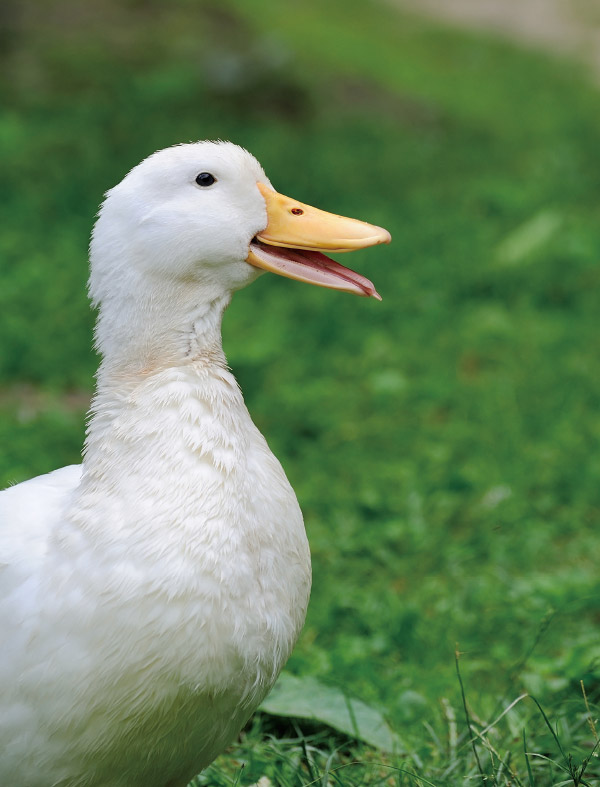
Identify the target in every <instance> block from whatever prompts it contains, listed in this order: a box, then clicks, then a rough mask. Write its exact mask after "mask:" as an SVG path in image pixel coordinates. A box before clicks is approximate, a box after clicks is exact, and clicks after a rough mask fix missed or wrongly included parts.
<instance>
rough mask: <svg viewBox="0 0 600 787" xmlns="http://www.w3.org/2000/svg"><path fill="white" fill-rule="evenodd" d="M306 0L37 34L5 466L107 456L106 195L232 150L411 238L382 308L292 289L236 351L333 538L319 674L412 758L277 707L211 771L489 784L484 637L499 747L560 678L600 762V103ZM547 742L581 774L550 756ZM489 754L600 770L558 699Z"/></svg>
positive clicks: (317, 524) (453, 36)
mask: <svg viewBox="0 0 600 787" xmlns="http://www.w3.org/2000/svg"><path fill="white" fill-rule="evenodd" d="M348 6H349V7H348ZM49 7H50V8H55V9H56V8H61V7H62V8H64V7H65V3H64V2H63V3H60V4H59V3H58V2H54V3H53V4H49ZM250 8H252V13H250V11H249V9H250ZM298 8H299V7H298V6H297V5H296V6H293V7H292V6H290V5H289V4H288V3H282V2H275V0H257V2H255V3H253V4H252V5H251V6H250V5H249V4H246V3H242V2H241V0H235V1H234V0H230V1H229V2H227V3H224V4H222V5H221V6H216V5H214V6H209V5H207V4H196V3H192V2H189V0H188V1H187V2H185V1H184V0H181V1H180V2H179V3H177V4H171V5H170V6H169V7H168V8H167V6H164V7H163V6H162V5H159V4H155V3H152V2H149V3H146V4H143V3H133V2H131V3H126V4H121V6H120V9H117V6H116V5H115V6H112V5H110V4H108V3H105V4H99V5H98V9H99V10H96V11H95V12H94V13H91V12H88V15H86V13H83V12H82V13H81V14H72V13H71V14H70V13H68V12H64V11H63V12H62V13H58V12H54V13H50V12H47V13H44V14H40V17H39V18H38V19H36V20H28V19H27V16H26V15H25V17H23V18H22V19H21V21H19V20H16V21H15V22H14V23H15V25H17V26H18V27H19V26H20V27H19V30H18V33H19V34H18V35H15V36H14V38H13V45H12V49H11V48H8V49H6V50H5V52H4V54H3V56H2V64H3V68H2V72H1V73H2V75H3V76H0V89H1V102H0V104H1V107H2V110H1V114H0V151H1V153H0V155H1V156H2V158H3V162H2V169H3V172H5V173H6V176H5V181H6V186H5V188H4V189H3V190H2V193H1V194H0V206H1V208H2V215H3V223H2V232H1V233H0V275H1V282H2V284H1V286H0V337H1V339H0V346H1V347H2V353H1V354H0V386H1V388H0V439H1V445H2V451H1V452H0V476H1V477H2V480H3V481H4V482H6V483H9V482H12V481H20V480H23V479H25V478H27V477H29V476H31V475H34V474H37V473H41V472H45V471H47V470H50V469H53V468H54V467H57V466H60V465H62V464H65V463H69V462H74V461H78V456H79V450H80V446H81V442H82V439H83V432H84V415H85V400H86V392H89V391H91V387H92V383H93V372H94V369H95V366H96V359H95V357H94V355H93V353H92V351H91V348H90V345H91V330H92V325H93V315H92V314H91V313H90V312H89V308H88V305H87V300H86V296H85V280H86V275H87V270H86V247H87V240H88V237H89V232H90V229H91V225H92V222H93V216H94V213H95V211H96V209H97V205H98V203H99V201H100V199H101V197H102V193H103V191H105V190H106V189H107V188H109V187H110V186H112V185H114V183H116V182H117V181H118V180H119V179H120V178H121V177H122V176H123V174H124V173H125V172H126V171H127V169H128V168H130V167H131V166H133V165H134V164H136V163H137V162H138V161H139V160H140V159H141V158H143V157H144V156H145V155H147V154H148V153H150V152H152V151H153V150H155V149H156V148H159V147H164V146H166V145H168V144H172V143H175V142H178V141H183V140H189V139H197V138H207V137H222V138H231V139H233V140H234V141H236V142H239V143H241V144H243V145H245V146H247V147H248V148H249V149H250V150H251V151H252V152H253V153H255V155H257V157H258V158H259V159H260V160H261V162H262V163H263V165H264V166H265V169H266V171H267V172H268V173H269V175H270V176H271V178H272V180H273V182H274V184H275V185H276V187H277V188H279V189H280V190H281V191H283V192H284V193H289V194H290V195H293V196H297V197H298V198H299V199H301V200H303V201H305V202H309V203H312V204H315V205H318V206H319V207H323V208H325V209H328V210H333V211H335V212H338V213H342V214H347V215H355V216H357V217H359V218H364V219H365V220H367V221H371V222H374V223H377V224H381V225H383V226H385V227H387V228H389V229H390V231H391V232H392V235H393V237H394V242H393V244H392V245H391V246H390V247H386V248H385V249H383V248H379V249H377V250H371V251H367V252H364V253H356V254H355V255H353V266H354V267H356V268H358V269H360V270H361V271H364V272H366V274H367V275H368V276H369V277H370V278H372V279H373V280H374V281H375V283H376V285H377V288H378V290H379V291H380V292H381V294H382V295H383V299H384V300H383V302H382V303H375V302H373V303H371V302H367V301H364V300H362V299H357V298H351V297H349V296H342V295H338V294H335V293H332V292H327V291H322V290H319V289H317V288H311V287H307V286H303V285H300V284H298V283H294V282H290V281H287V280H283V279H280V278H278V277H267V276H265V277H262V278H261V280H260V281H259V282H257V283H256V284H255V285H253V286H252V287H251V288H249V289H248V290H246V291H244V292H242V293H239V294H238V295H236V297H235V299H234V303H233V305H232V306H231V308H230V310H229V312H228V314H227V316H226V321H225V326H224V340H225V346H226V350H227V354H228V357H229V360H230V363H231V365H232V367H233V369H234V371H235V373H236V375H237V377H238V379H239V380H240V383H241V385H242V388H243V390H244V393H245V396H246V400H247V403H248V406H249V408H250V410H251V412H252V414H253V416H254V418H255V420H256V423H257V424H258V426H259V427H260V429H261V430H262V431H263V433H264V434H265V435H266V436H267V438H268V439H269V442H270V444H271V446H272V448H273V450H274V451H275V453H276V454H277V455H278V456H279V458H280V459H281V460H282V462H283V464H284V467H285V468H286V470H287V472H288V474H289V476H290V479H291V481H292V483H293V485H294V488H295V489H296V491H297V494H298V497H299V499H300V501H301V504H302V507H303V510H304V512H305V518H306V524H307V530H308V533H309V538H310V541H311V547H312V552H313V563H314V590H313V596H312V601H311V606H310V610H309V616H308V621H307V624H306V628H305V630H304V633H303V635H302V638H301V640H300V642H299V643H298V646H297V648H296V651H295V653H294V655H293V656H292V659H291V661H290V663H289V669H290V670H292V671H293V672H295V673H297V674H301V675H302V674H306V675H308V674H310V675H316V676H318V677H319V678H320V679H321V680H324V681H326V682H329V683H332V684H334V685H337V686H340V687H342V688H344V689H345V690H347V691H350V692H351V693H352V694H355V695H356V696H358V697H360V698H361V699H363V700H365V701H367V702H370V703H372V704H374V705H377V706H379V707H381V708H383V710H384V712H385V714H386V715H387V717H388V718H389V720H390V722H391V723H392V725H393V727H394V728H395V729H396V730H397V731H398V733H399V734H400V736H401V738H402V740H403V741H404V744H405V748H406V752H407V753H406V755H405V756H402V757H399V758H387V759H385V760H384V759H383V757H382V756H380V755H379V754H378V753H376V752H375V753H374V752H372V751H370V750H368V749H367V748H359V749H356V748H355V746H354V745H353V744H349V743H348V741H346V740H342V739H340V738H339V737H338V738H336V737H334V736H332V735H331V734H327V733H326V732H324V731H323V730H322V729H316V730H311V729H310V728H305V727H302V728H300V732H299V731H298V729H293V728H291V727H288V726H286V725H284V724H283V723H278V722H276V721H275V720H273V719H269V718H267V717H265V716H262V717H259V718H257V720H256V721H255V722H254V723H253V725H252V726H251V727H250V728H249V730H248V731H247V732H246V733H245V737H244V739H243V740H242V742H241V743H240V745H239V747H238V748H236V749H235V750H233V751H232V752H230V753H229V754H226V755H224V756H223V757H222V758H220V759H219V761H218V762H217V764H216V765H215V766H213V767H212V768H211V769H210V771H208V772H207V775H204V776H202V777H201V780H200V782H199V783H201V784H208V783H210V784H223V785H224V784H233V783H239V784H250V783H252V782H253V781H256V779H257V778H258V777H259V776H261V775H263V774H264V775H267V776H269V777H270V778H271V779H272V781H273V783H274V784H277V785H278V784H281V785H296V784H298V785H300V784H302V785H306V784H308V783H310V782H313V781H314V782H315V783H323V784H325V783H326V779H325V780H324V778H325V777H324V776H323V774H324V773H325V772H326V771H327V769H328V768H329V769H330V770H331V769H332V768H335V767H338V766H341V765H343V766H344V767H343V769H342V770H338V771H335V776H334V775H331V776H330V777H329V778H330V780H331V783H342V784H388V783H389V784H407V785H409V784H410V785H417V784H419V785H421V784H422V785H426V784H428V783H429V782H431V783H433V784H435V785H454V784H456V785H462V784H465V783H467V784H468V783H470V782H471V781H473V782H474V783H477V782H478V781H481V775H480V773H479V770H478V766H477V761H476V759H475V757H474V753H473V750H472V748H471V746H470V744H469V736H468V735H467V732H466V729H467V728H466V720H465V716H464V710H463V705H462V698H461V692H460V685H459V682H458V679H457V675H456V671H455V661H454V652H455V649H456V648H457V647H458V648H459V650H460V651H461V652H462V656H461V659H460V667H461V674H462V678H463V681H464V686H465V693H466V697H467V703H468V708H469V712H470V714H471V721H472V722H473V725H474V727H475V728H476V729H477V730H478V731H479V732H481V731H482V730H485V728H486V726H487V725H488V724H489V723H491V722H493V721H494V719H495V718H497V716H499V715H500V713H501V711H502V709H503V708H504V707H507V706H508V705H509V704H510V703H511V702H513V701H514V700H515V699H516V698H517V697H519V696H520V695H521V693H522V692H524V691H527V692H531V693H532V694H534V695H535V696H536V697H537V698H538V699H539V701H540V703H541V705H542V707H543V708H544V711H545V712H546V714H547V715H548V718H549V719H550V722H551V724H552V725H557V726H556V729H557V730H558V732H557V735H558V739H559V741H560V743H561V745H562V746H563V747H564V749H565V754H566V756H567V759H568V756H569V755H571V756H572V757H573V758H574V763H576V764H577V763H581V762H583V761H584V760H585V757H587V756H588V755H589V754H590V752H591V747H592V746H593V744H594V735H593V733H592V731H591V729H589V727H588V726H587V722H586V717H587V710H586V705H585V702H584V698H583V696H582V693H581V688H580V685H579V681H580V680H583V681H584V683H585V686H586V691H587V697H588V703H589V705H590V707H591V713H592V716H594V714H596V715H597V705H598V701H599V697H600V666H599V664H600V662H599V659H600V645H599V640H598V629H599V626H600V580H599V578H598V568H597V567H598V554H599V550H600V537H599V535H598V532H599V531H598V525H599V519H600V493H599V491H598V490H599V489H600V450H599V444H600V377H599V375H598V363H599V360H600V357H599V356H600V332H599V331H598V306H599V298H598V286H599V285H600V268H599V267H598V249H600V229H599V227H600V223H599V221H598V218H599V215H598V214H599V208H598V206H599V204H600V200H599V198H600V181H599V179H598V174H597V173H598V166H597V159H598V154H597V150H598V143H597V138H598V127H599V121H600V96H599V95H598V93H597V92H596V91H595V90H594V89H593V88H592V87H591V86H589V85H588V84H587V83H586V81H585V79H584V78H583V76H582V74H581V73H579V72H578V70H577V69H576V68H575V67H573V66H570V65H568V64H566V63H564V62H558V61H557V62H554V61H552V60H550V59H548V58H544V57H542V56H540V55H533V54H529V53H526V52H522V51H520V50H518V49H515V48H511V47H510V46H508V45H502V44H499V43H497V42H494V41H492V40H490V39H487V38H485V37H482V36H475V35H469V36H467V35H461V34H459V33H456V32H448V31H444V30H441V29H438V28H435V27H433V26H431V25H429V24H426V23H424V22H420V21H416V20H414V19H411V18H408V17H403V16H400V15H397V14H395V12H394V11H393V10H392V9H391V8H388V7H387V6H386V5H385V4H382V5H381V6H379V5H375V4H373V3H359V2H358V0H357V1H356V2H353V3H349V2H344V3H342V2H341V0H333V1H332V2H330V3H317V2H316V1H312V0H311V1H310V2H308V1H307V0H306V1H305V2H304V3H302V6H301V9H302V12H301V13H297V11H298ZM116 9H117V10H116ZM290 9H291V10H290ZM292 11H293V12H292ZM65 18H66V19H68V20H69V23H68V24H66V23H65V22H64V20H65ZM225 73H228V74H230V78H229V79H228V80H226V79H225V78H224V74H225ZM23 386H26V387H25V388H23ZM554 729H555V728H554V727H553V730H554ZM523 730H525V738H526V748H527V751H529V752H532V753H533V754H538V755H544V756H545V757H548V758H550V760H552V761H553V762H554V763H555V764H552V763H551V762H550V761H549V760H543V759H541V757H536V756H528V757H525V754H524V748H523ZM269 736H272V737H269ZM483 738H484V739H485V740H484V741H481V739H478V741H479V742H478V754H479V757H480V760H481V765H482V770H483V771H484V773H485V774H487V775H488V776H490V778H491V775H492V774H493V773H495V774H498V771H499V770H500V775H499V776H497V777H496V781H497V783H498V784H509V783H512V784H523V785H530V784H535V785H537V786H538V787H539V786H540V785H546V784H548V785H550V784H559V783H561V780H564V782H565V783H566V784H576V783H577V776H576V771H575V770H573V772H572V774H573V775H569V774H568V773H564V772H563V771H561V766H564V767H567V766H566V765H565V760H564V759H563V756H562V755H561V752H560V749H559V747H558V746H557V742H556V740H555V739H554V737H553V735H552V734H551V731H550V730H549V728H548V726H547V724H546V722H545V720H544V718H543V716H542V714H541V713H540V711H539V709H538V708H537V706H535V704H534V703H533V702H532V700H531V699H524V700H521V701H520V702H519V703H518V704H517V705H516V706H515V707H514V709H513V710H511V711H510V712H509V713H508V714H507V715H506V716H504V717H503V718H502V719H501V720H500V721H499V722H498V724H497V725H495V726H494V727H493V728H492V729H491V730H489V731H488V732H486V733H485V734H484V736H483ZM490 747H493V749H494V750H495V751H496V752H497V753H498V754H493V753H491V749H490ZM329 758H331V761H330V763H329V765H328V764H327V763H328V760H329ZM507 758H509V759H510V762H508V761H507ZM354 759H358V760H360V761H361V763H362V764H360V765H351V764H350V763H351V762H352V761H353V760H354ZM241 762H246V763H247V765H246V767H245V768H244V769H243V771H241V772H240V763H241ZM382 762H383V765H381V763H382ZM501 762H504V765H502V766H501ZM576 764H575V765H573V768H576V767H577V765H576ZM384 766H385V767H384ZM398 769H401V770H398ZM511 769H512V770H513V771H514V773H513V775H510V774H511ZM529 769H530V770H529ZM598 773H599V769H598V765H597V759H596V758H595V757H592V758H591V760H590V764H589V765H588V767H587V770H586V774H587V778H588V780H589V783H591V784H593V783H598V779H599V778H600V776H599V775H598ZM411 774H417V776H414V775H411ZM530 774H531V775H530ZM594 774H595V776H594ZM594 779H595V780H596V781H594ZM236 780H237V781H236ZM318 780H321V781H318ZM511 780H512V781H511ZM487 783H492V784H493V783H494V780H493V779H491V781H489V782H487ZM580 783H581V784H584V783H585V782H584V781H580Z"/></svg>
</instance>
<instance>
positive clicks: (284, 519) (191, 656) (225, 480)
mask: <svg viewBox="0 0 600 787" xmlns="http://www.w3.org/2000/svg"><path fill="white" fill-rule="evenodd" d="M102 406H103V407H107V406H108V403H107V402H106V401H105V402H103V403H102ZM149 412H152V413H154V414H155V416H156V417H155V418H152V419H149V418H148V413H149ZM219 413H221V414H224V413H226V418H223V417H220V416H219ZM122 430H123V431H122ZM101 432H102V434H101V435H100V434H98V436H97V439H98V445H99V446H101V447H98V449H96V445H95V441H94V442H92V443H90V446H89V449H88V450H89V451H91V452H94V451H95V450H98V451H99V452H100V453H101V454H103V456H102V457H99V456H94V462H93V465H94V468H95V470H94V471H93V472H91V473H89V474H88V473H86V472H85V468H84V472H83V477H82V478H81V479H80V475H81V471H80V469H79V468H77V467H75V468H65V469H63V470H60V471H56V472H55V473H52V474H49V475H48V476H43V477H41V478H39V479H35V480H34V481H32V482H28V483H25V484H21V485H19V486H17V487H13V488H12V489H9V490H7V491H6V492H4V493H3V495H1V496H0V501H2V498H3V497H6V503H7V505H8V506H9V507H11V508H12V507H13V506H14V505H15V504H18V503H20V506H19V507H20V508H21V510H22V511H23V513H24V515H25V516H24V522H23V524H24V526H25V527H27V524H28V522H31V521H33V522H39V521H40V520H39V518H36V517H35V516H30V517H27V514H34V513H35V512H34V511H33V510H29V511H28V510H27V509H28V508H29V509H31V508H32V507H33V508H34V507H35V505H36V504H37V499H38V492H39V491H40V489H43V488H44V487H45V488H46V489H52V490H53V492H54V497H55V500H54V505H53V507H51V508H49V509H48V511H47V515H48V517H49V518H52V520H53V521H54V522H58V523H59V524H57V525H56V526H55V527H54V528H53V529H52V530H51V531H50V533H47V534H46V537H45V538H40V535H41V534H40V533H39V532H38V533H32V534H31V536H32V537H31V539H30V543H35V544H37V552H38V554H35V555H34V556H31V555H30V554H29V553H27V554H25V555H23V556H22V557H23V560H25V561H32V562H33V565H31V564H30V565H27V566H26V567H25V573H26V574H27V575H28V576H29V577H35V586H29V587H27V588H25V587H24V586H23V585H22V581H21V579H22V578H21V577H18V576H17V577H15V579H16V582H15V585H16V587H15V592H16V593H17V594H20V596H19V597H17V601H18V604H17V606H18V608H19V609H20V610H21V614H23V613H28V614H26V615H24V616H25V617H26V618H27V625H26V627H23V623H22V621H19V620H15V619H14V616H13V615H12V613H11V612H10V609H9V610H8V615H2V618H3V620H2V623H3V624H4V625H3V626H2V630H3V632H7V633H8V634H9V637H7V640H6V641H7V642H12V643H13V644H14V645H17V647H14V649H13V648H11V651H12V652H11V654H10V661H9V662H8V663H7V662H6V661H5V662H4V670H7V671H8V672H10V673H12V674H19V675H20V677H21V680H20V681H19V683H17V684H13V685H11V684H10V683H8V684H7V688H6V689H4V690H3V694H2V707H3V713H2V718H1V719H0V731H1V730H2V726H6V728H7V729H6V731H4V732H0V737H1V739H2V742H3V748H4V753H3V755H2V759H1V760H0V763H1V764H0V783H2V784H11V785H14V786H15V787H16V786H17V785H23V787H25V785H27V786H28V787H37V786H38V785H39V787H47V785H55V784H56V785H59V784H60V785H63V784H64V785H69V786H70V785H82V786H83V785H94V786H95V785H102V786H103V787H104V786H105V785H106V787H108V786H109V785H110V786H111V787H113V786H114V787H121V785H122V786H123V787H137V785H138V784H139V785H140V787H141V786H142V785H151V786H152V787H154V785H156V787H165V785H167V784H169V783H171V782H173V783H174V784H181V785H184V784H186V783H187V781H189V780H190V779H191V778H192V777H193V776H194V774H195V773H197V772H198V771H199V770H200V769H201V768H203V767H204V766H205V765H207V764H208V763H210V762H211V761H212V760H213V759H214V757H215V756H216V755H217V754H218V753H219V752H220V751H221V750H222V749H223V748H225V746H226V745H227V744H228V743H229V742H230V741H231V739H232V738H233V737H234V735H235V734H237V732H238V731H239V729H240V728H241V727H242V726H243V724H244V723H245V722H246V720H247V718H248V717H249V716H250V714H251V713H252V711H253V710H254V708H255V707H256V706H257V705H258V704H259V703H260V701H261V700H262V698H263V697H264V696H265V694H266V693H267V691H268V690H269V689H270V687H271V686H272V684H273V682H274V681H275V679H276V677H277V675H278V674H279V671H280V669H281V667H282V666H283V664H284V663H285V661H286V660H287V658H288V656H289V654H290V652H291V649H292V647H293V644H294V642H295V640H296V638H297V636H298V634H299V631H300V629H301V627H302V624H303V621H304V616H305V612H306V606H307V603H308V596H309V590H310V558H309V552H308V544H307V541H306V536H305V532H304V526H303V522H302V516H301V513H300V509H299V507H298V504H297V502H296V499H295V495H294V493H293V491H292V490H291V487H290V486H289V483H288V482H287V479H286V477H285V475H284V473H283V470H282V469H281V466H280V465H279V463H278V461H277V460H276V459H275V457H274V456H273V455H272V453H271V452H270V451H269V449H268V447H267V444H266V442H265V440H264V438H263V437H262V435H261V434H260V433H259V431H258V430H257V429H256V427H255V426H254V424H253V423H252V421H251V419H250V417H249V415H248V412H247V410H246V408H245V406H244V404H243V401H242V397H241V394H240V392H239V389H238V387H237V385H236V383H235V380H234V379H233V377H232V375H231V374H230V373H229V372H228V371H227V370H225V369H224V368H221V369H219V370H217V369H216V368H215V367H210V368H206V367H204V366H203V365H202V363H198V362H196V363H192V364H190V366H189V368H176V369H174V368H172V369H168V370H165V371H164V372H162V373H159V374H156V375H151V376H150V377H149V378H148V379H147V380H146V381H145V382H144V383H143V384H141V385H139V386H136V387H135V388H134V389H133V391H132V392H131V394H130V396H129V397H128V401H127V409H126V411H125V412H124V411H121V413H120V415H119V417H117V418H114V417H113V416H112V414H111V415H105V416H104V423H103V424H102V429H101ZM123 434H125V435H126V440H125V446H126V450H125V452H124V453H123V451H124V448H123ZM95 437H96V435H94V438H95ZM112 441H117V442H118V445H119V451H120V452H121V456H122V458H123V460H124V462H125V465H121V464H116V463H115V462H114V461H113V453H112V451H111V442H112ZM124 467H127V472H124ZM61 476H62V478H61ZM36 487H38V488H36ZM18 496H22V498H23V499H22V500H21V501H17V500H16V498H17V497H18ZM182 501H185V504H184V505H182ZM0 510H1V508H0ZM23 543H27V542H25V541H24V542H23ZM42 545H43V547H42ZM15 562H16V561H15V560H14V556H13V564H14V563H15ZM25 593H26V594H27V595H28V598H26V599H25V598H23V596H24V594H25ZM91 599H94V603H93V604H91V603H90V600H91ZM12 604H14V598H13V599H11V597H10V595H9V596H8V597H6V596H5V598H4V599H3V602H2V605H3V606H4V605H11V606H12ZM13 610H14V607H13ZM5 617H8V618H9V619H8V620H7V621H6V622H5V620H4V618H5ZM15 624H16V625H15ZM11 625H12V627H13V628H15V630H14V631H13V632H11V631H10V627H11ZM40 654H43V658H42V660H40ZM25 685H26V687H27V692H26V693H25V692H24V691H23V688H24V686H25ZM7 690H8V693H7ZM11 694H12V695H13V696H12V697H11ZM140 762H142V763H144V767H140ZM132 764H133V767H132ZM173 780H174V781H173Z"/></svg>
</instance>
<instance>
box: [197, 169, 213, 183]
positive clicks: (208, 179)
mask: <svg viewBox="0 0 600 787" xmlns="http://www.w3.org/2000/svg"><path fill="white" fill-rule="evenodd" d="M215 181H216V178H215V176H214V175H211V174H210V172H201V173H200V174H199V175H198V177H197V178H196V183H197V184H198V185H199V186H212V184H213V183H214V182H215Z"/></svg>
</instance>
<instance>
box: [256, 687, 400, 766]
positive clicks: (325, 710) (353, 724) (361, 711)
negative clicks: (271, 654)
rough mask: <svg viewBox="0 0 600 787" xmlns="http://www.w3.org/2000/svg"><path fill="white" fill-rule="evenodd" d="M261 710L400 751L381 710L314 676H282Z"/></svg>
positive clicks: (383, 749) (373, 744)
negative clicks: (308, 720) (326, 726)
mask: <svg viewBox="0 0 600 787" xmlns="http://www.w3.org/2000/svg"><path fill="white" fill-rule="evenodd" d="M260 710H262V711H264V712H265V713H270V714H271V715H273V716H284V717H287V718H295V719H310V720H311V721H318V722H321V723H322V724H327V725H328V726H329V727H333V729H334V730H338V731H339V732H343V733H344V734H345V735H348V736H349V737H350V738H354V739H355V740H360V741H363V742H364V743H368V744H370V745H371V746H374V747H375V748H377V749H381V750H382V751H386V752H395V753H397V752H399V751H400V749H401V746H400V739H399V738H398V736H397V735H396V734H395V733H394V732H393V731H392V729H391V728H390V727H389V725H388V724H387V723H386V721H385V719H384V718H383V716H382V715H381V713H380V712H379V711H377V710H375V708H372V707H370V706H369V705H366V704H365V703H364V702H361V701H360V700H356V699H353V698H351V697H349V696H348V695H347V694H346V693H344V692H343V691H342V690H341V689H337V688H334V687H332V686H325V685H324V684H323V683H320V682H319V681H318V680H316V678H313V677H311V676H305V677H296V676H295V675H290V674H289V673H287V672H284V673H282V674H281V675H280V677H279V680H278V681H277V683H276V684H275V686H274V688H273V691H272V692H271V693H270V694H269V696H268V697H267V699H266V700H265V701H264V702H263V704H262V705H261V707H260Z"/></svg>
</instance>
